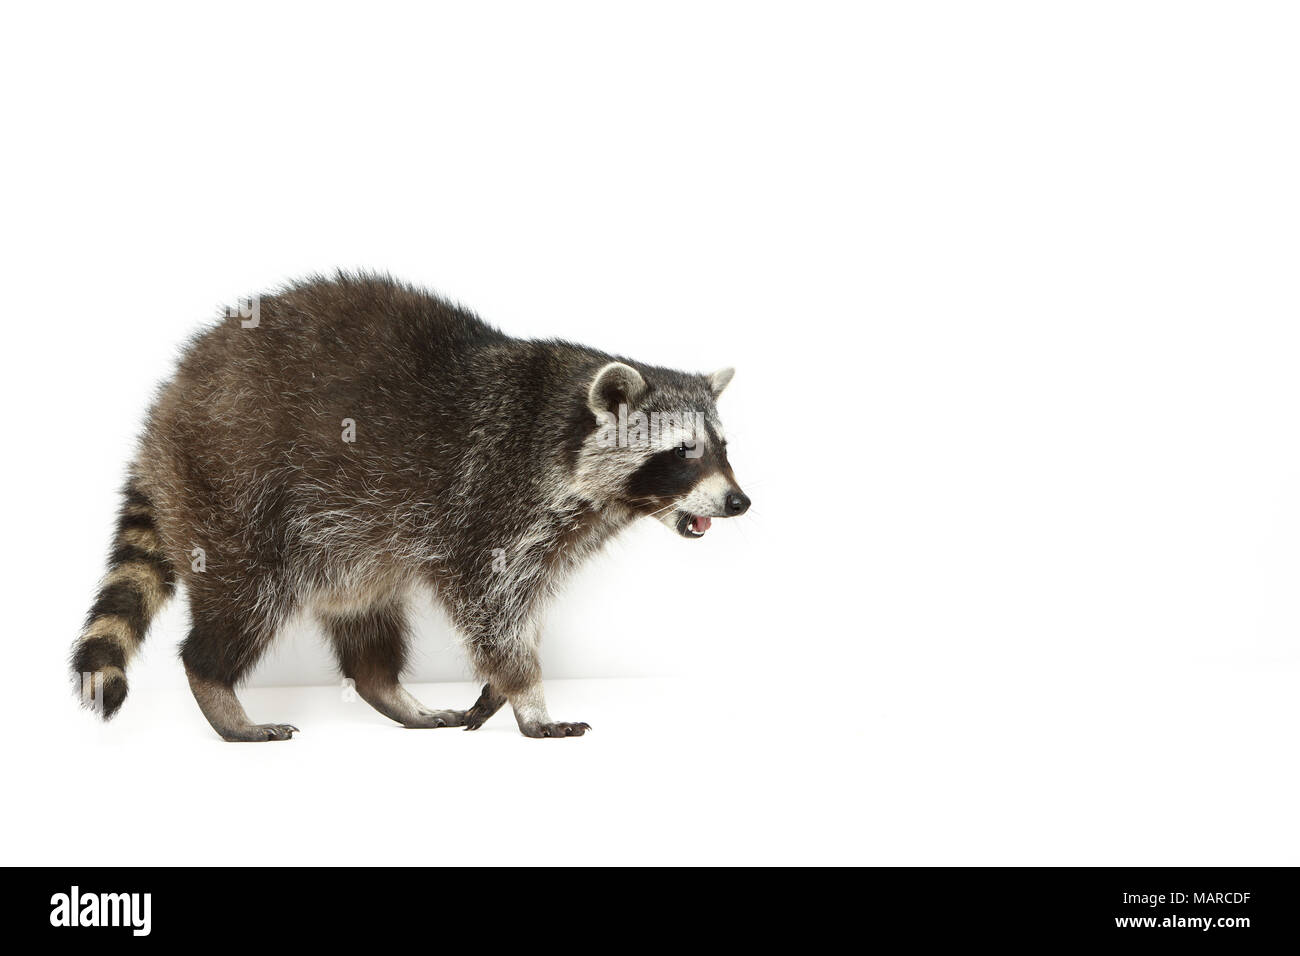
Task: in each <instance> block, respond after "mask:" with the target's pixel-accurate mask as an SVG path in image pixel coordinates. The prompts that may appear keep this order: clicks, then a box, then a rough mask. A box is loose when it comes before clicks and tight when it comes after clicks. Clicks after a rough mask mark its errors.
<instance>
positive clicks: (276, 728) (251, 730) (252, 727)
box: [221, 724, 301, 743]
mask: <svg viewBox="0 0 1300 956" xmlns="http://www.w3.org/2000/svg"><path fill="white" fill-rule="evenodd" d="M296 733H301V731H300V730H298V728H297V727H295V726H294V725H293V724H249V725H248V726H246V727H239V728H236V729H235V730H230V731H227V732H226V733H224V734H222V735H221V738H222V739H223V740H229V741H231V742H233V743H260V742H262V741H264V740H291V739H292V738H293V735H294V734H296Z"/></svg>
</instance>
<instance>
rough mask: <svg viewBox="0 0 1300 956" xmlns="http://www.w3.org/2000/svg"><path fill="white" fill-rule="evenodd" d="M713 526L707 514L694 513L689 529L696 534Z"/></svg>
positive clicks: (702, 532)
mask: <svg viewBox="0 0 1300 956" xmlns="http://www.w3.org/2000/svg"><path fill="white" fill-rule="evenodd" d="M712 527H713V519H712V518H710V517H708V516H707V515H696V516H695V517H694V518H692V519H691V530H692V531H694V532H695V533H696V534H704V532H706V531H708V530H709V529H710V528H712Z"/></svg>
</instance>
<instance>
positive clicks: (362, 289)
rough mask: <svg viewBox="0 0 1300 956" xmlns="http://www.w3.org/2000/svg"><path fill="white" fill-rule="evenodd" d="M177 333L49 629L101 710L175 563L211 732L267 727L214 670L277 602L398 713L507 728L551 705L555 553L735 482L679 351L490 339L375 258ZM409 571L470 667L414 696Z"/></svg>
mask: <svg viewBox="0 0 1300 956" xmlns="http://www.w3.org/2000/svg"><path fill="white" fill-rule="evenodd" d="M250 306H251V307H250V308H246V309H244V310H243V311H242V312H241V313H240V314H237V315H232V316H231V317H229V318H227V319H226V320H224V321H223V322H221V323H220V324H218V325H217V326H216V327H214V328H212V329H210V330H208V331H206V332H204V333H202V334H201V335H199V336H198V337H196V338H195V339H194V340H193V342H191V343H190V345H189V346H188V348H187V349H186V351H185V353H184V356H183V358H182V359H181V362H180V366H179V369H178V371H177V373H176V375H175V377H174V378H173V379H172V380H171V381H170V382H168V383H167V384H166V385H165V386H164V387H163V389H162V391H161V392H160V394H159V397H158V399H157V401H156V403H155V405H154V407H153V409H152V410H151V412H150V415H149V419H148V423H147V425H146V428H145V431H144V434H143V436H142V437H141V440H140V447H139V451H138V453H137V456H136V458H135V460H134V462H133V463H132V465H131V469H130V479H129V480H128V482H127V485H126V489H125V492H124V500H123V504H122V510H121V515H120V518H119V520H118V526H117V535H116V539H115V541H114V545H113V550H112V554H111V556H110V559H109V572H108V575H107V577H106V578H105V580H104V583H103V584H102V585H101V588H100V591H99V594H98V597H97V599H96V601H95V604H94V606H93V607H92V608H91V611H90V615H89V617H88V619H87V622H86V627H85V630H84V631H83V633H82V636H81V638H80V639H79V640H78V641H77V643H76V644H75V645H74V647H73V655H72V667H73V670H74V672H75V673H76V674H77V675H79V679H80V680H81V684H80V686H81V693H82V696H83V700H84V701H85V702H86V703H87V704H88V705H90V706H92V707H94V708H95V709H96V710H98V711H99V712H100V713H101V714H102V715H103V716H104V717H105V718H106V719H107V718H110V717H112V716H113V715H114V714H115V713H116V712H117V710H118V708H119V707H121V705H122V702H123V701H124V700H125V698H126V690H127V683H126V673H125V670H126V665H127V663H128V661H129V660H130V659H131V656H132V654H133V653H134V652H135V651H136V649H137V648H138V647H139V646H140V643H141V641H142V640H143V638H144V635H145V631H146V630H147V629H148V626H149V621H150V619H151V618H152V617H153V616H154V615H155V614H156V613H157V611H158V609H159V607H161V605H162V604H163V603H164V602H165V601H166V600H167V598H168V597H170V596H171V594H172V593H173V592H174V591H175V587H176V580H177V578H179V579H180V580H182V581H183V582H184V583H185V587H186V589H187V593H188V594H189V598H190V608H191V612H192V614H193V622H192V627H191V630H190V632H189V636H188V637H187V638H186V639H185V642H184V645H183V647H182V649H181V659H182V661H183V662H184V665H185V672H186V674H187V675H188V677H189V682H190V687H191V688H192V689H193V691H194V697H195V699H196V700H197V701H198V704H199V707H200V708H201V709H202V711H203V714H204V716H205V717H207V719H208V721H209V723H211V724H212V727H213V729H214V730H216V731H217V733H218V734H220V735H221V736H222V737H223V738H225V739H226V740H244V741H260V740H286V739H288V738H289V737H291V736H292V734H293V732H294V731H295V730H296V729H297V728H295V727H293V726H292V725H290V724H258V723H254V722H253V721H252V720H251V719H249V717H248V715H247V714H246V713H245V712H244V708H243V706H242V705H241V704H240V703H239V700H238V699H237V698H236V696H235V692H234V688H235V686H236V685H237V684H238V683H239V682H240V680H241V679H242V678H243V677H245V676H246V675H247V674H248V672H249V670H250V669H251V668H252V667H253V665H254V664H256V663H257V661H258V659H259V658H260V657H261V656H262V654H263V652H264V651H265V650H266V648H267V646H268V645H269V644H270V643H271V641H272V640H273V638H274V637H275V635H276V632H277V631H278V630H279V629H280V627H281V625H282V624H283V623H284V622H285V620H286V619H287V618H288V617H290V616H291V615H293V614H294V613H296V612H297V611H299V610H301V609H306V610H308V611H310V612H311V613H313V614H314V615H316V617H317V618H318V619H319V621H320V622H321V625H322V626H323V627H324V629H325V631H326V633H327V634H328V635H329V637H330V639H331V642H332V644H333V647H334V651H335V654H336V655H337V658H338V663H339V668H340V670H341V671H342V673H343V675H344V676H345V677H348V678H351V679H352V680H354V681H355V685H356V690H357V692H358V694H360V696H361V697H362V698H364V699H365V700H366V701H367V702H369V703H370V704H371V705H372V706H373V707H374V708H375V709H376V710H378V711H379V712H380V713H382V714H384V715H385V716H387V717H390V718H392V719H393V720H395V721H397V722H399V723H401V724H402V725H404V726H406V727H458V726H463V727H465V728H466V729H467V730H476V729H477V728H479V727H481V726H482V725H483V722H484V721H486V720H487V719H488V718H489V717H491V716H492V715H493V714H494V713H496V711H497V710H499V709H500V708H501V706H502V705H503V704H504V703H506V702H507V701H509V703H510V705H511V706H512V708H513V709H514V713H515V719H516V720H517V721H518V724H519V729H520V731H522V732H523V733H524V734H525V735H527V736H529V737H567V736H581V735H582V734H583V733H584V732H585V731H586V730H588V729H589V728H588V725H587V724H585V723H576V722H566V721H556V720H552V719H551V717H550V715H549V714H548V713H547V710H546V704H545V700H544V697H543V694H542V683H541V671H540V668H539V666H538V643H539V636H540V635H539V631H538V628H539V623H538V620H537V618H538V613H539V611H540V609H541V607H542V605H543V604H544V603H545V599H546V598H547V597H548V596H549V595H550V594H551V593H553V592H554V590H555V588H556V587H557V585H558V584H559V583H560V581H561V580H562V579H563V578H564V576H565V574H566V573H567V572H569V571H570V570H572V569H573V568H574V567H575V566H576V565H577V564H578V563H579V562H581V561H582V560H584V559H585V558H587V557H589V556H590V555H592V554H593V553H594V552H595V551H596V550H597V549H599V548H600V547H601V545H602V544H604V542H605V541H607V540H608V539H609V538H610V537H611V536H612V535H614V534H616V533H617V532H619V531H620V530H622V529H623V528H625V527H626V526H627V525H629V524H630V523H631V522H632V521H634V520H635V519H637V518H640V517H653V518H656V519H658V520H659V521H660V522H662V523H663V524H664V525H666V526H667V527H669V528H671V529H672V530H673V531H675V532H676V533H677V534H679V535H681V536H682V537H685V538H698V537H702V536H703V535H704V533H705V532H706V531H708V529H709V526H710V524H711V520H710V519H711V518H717V517H729V516H734V515H739V514H742V513H743V512H744V511H745V510H746V509H748V507H749V499H748V498H747V497H745V494H744V493H743V492H742V491H741V490H740V487H739V486H738V485H737V483H736V479H735V476H734V475H733V474H732V471H731V467H730V465H729V464H728V463H727V455H726V440H725V438H724V437H723V432H722V426H721V423H720V422H719V419H718V413H717V408H716V405H715V400H716V399H717V397H718V395H719V394H721V392H722V390H723V389H724V388H725V387H726V385H727V383H728V382H729V381H730V379H731V375H732V372H731V370H730V369H726V370H723V371H720V372H715V373H713V374H712V375H694V374H688V373H686V372H676V371H672V370H670V369H664V368H657V367H654V366H650V365H645V364H643V363H640V362H634V361H631V360H628V359H621V358H616V357H614V356H610V355H606V354H605V353H603V352H599V351H596V350H595V349H589V348H586V347H584V346H580V345H575V344H573V343H570V342H562V341H556V340H552V341H528V340H521V339H514V338H510V337H509V336H507V335H504V334H503V333H501V332H499V331H498V330H497V329H495V328H493V327H492V326H490V325H487V324H486V323H484V322H482V321H481V320H479V319H478V318H477V317H475V316H474V315H472V314H471V313H469V312H467V311H466V310H464V309H462V308H459V307H458V306H455V305H451V304H449V303H447V302H445V301H443V300H442V299H439V298H438V297H436V296H434V295H432V294H430V293H428V292H424V291H421V290H418V289H415V288H412V287H410V286H407V285H403V284H399V283H396V282H394V281H392V280H389V279H386V278H379V277H373V276H348V275H343V274H340V275H338V276H336V277H335V278H333V279H315V280H310V281H307V282H304V283H302V284H299V285H296V286H293V287H291V288H289V289H287V290H285V291H282V292H279V293H277V294H275V295H271V296H266V297H263V298H261V299H260V300H254V301H253V302H252V303H250ZM421 583H423V584H428V585H430V586H432V588H433V591H434V593H435V595H437V597H438V599H439V600H440V601H441V602H442V603H443V604H444V605H445V606H446V608H447V610H448V611H449V612H450V615H451V617H452V619H453V621H454V622H455V624H456V626H457V628H458V630H459V631H460V633H461V635H462V636H463V638H464V641H465V644H466V647H467V648H468V651H469V654H470V657H471V659H472V661H473V665H474V669H475V671H476V672H477V673H478V674H479V675H480V677H481V678H482V679H483V680H486V681H487V684H486V686H484V688H483V692H482V694H481V696H480V697H479V699H478V701H477V702H476V703H475V704H474V705H473V706H472V707H470V709H469V710H464V711H462V710H434V709H431V708H429V707H426V706H424V705H423V704H421V703H420V702H419V701H417V700H416V699H415V698H414V697H412V696H411V695H410V694H409V693H407V691H406V690H405V689H404V688H403V687H402V685H401V684H400V683H399V682H398V678H399V676H400V675H401V673H402V670H403V667H404V665H405V664H406V659H407V649H408V643H409V631H408V627H407V611H406V602H407V596H408V594H409V592H410V590H411V588H412V586H413V585H417V584H421Z"/></svg>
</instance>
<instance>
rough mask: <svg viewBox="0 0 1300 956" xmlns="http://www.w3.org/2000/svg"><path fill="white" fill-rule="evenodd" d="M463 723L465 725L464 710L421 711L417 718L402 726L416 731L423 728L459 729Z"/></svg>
mask: <svg viewBox="0 0 1300 956" xmlns="http://www.w3.org/2000/svg"><path fill="white" fill-rule="evenodd" d="M463 723H465V711H463V710H421V711H420V712H419V713H418V715H417V716H416V717H414V718H412V719H411V720H407V721H405V722H404V723H403V724H402V726H403V727H409V728H411V729H412V730H415V729H419V728H423V727H459V726H461V725H462V724H463Z"/></svg>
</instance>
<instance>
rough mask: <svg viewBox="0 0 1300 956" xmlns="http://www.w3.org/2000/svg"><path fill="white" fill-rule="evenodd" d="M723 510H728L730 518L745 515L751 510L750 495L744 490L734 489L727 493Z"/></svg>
mask: <svg viewBox="0 0 1300 956" xmlns="http://www.w3.org/2000/svg"><path fill="white" fill-rule="evenodd" d="M723 510H725V511H726V512H727V517H728V518H734V517H735V516H736V515H743V514H744V513H745V512H746V511H748V510H749V497H748V496H747V495H746V494H745V493H744V492H743V491H733V492H732V493H731V494H729V495H727V500H726V502H725V504H724V505H723Z"/></svg>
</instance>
